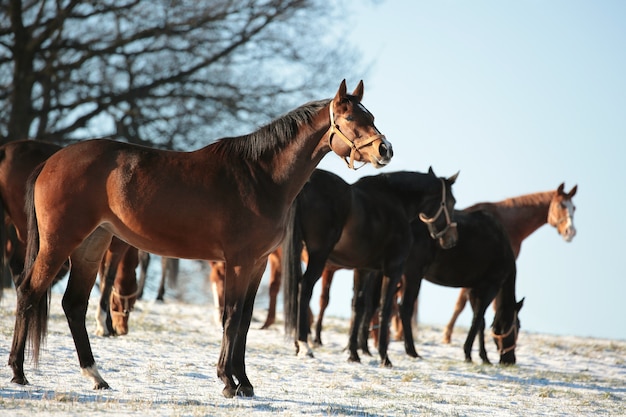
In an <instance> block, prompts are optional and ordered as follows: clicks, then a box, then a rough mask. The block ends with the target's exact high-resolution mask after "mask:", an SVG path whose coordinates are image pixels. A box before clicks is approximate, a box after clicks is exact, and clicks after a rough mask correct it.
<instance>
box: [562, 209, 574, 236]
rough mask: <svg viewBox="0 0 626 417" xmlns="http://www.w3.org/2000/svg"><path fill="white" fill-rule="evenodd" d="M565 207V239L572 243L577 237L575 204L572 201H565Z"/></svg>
mask: <svg viewBox="0 0 626 417" xmlns="http://www.w3.org/2000/svg"><path fill="white" fill-rule="evenodd" d="M563 205H565V208H566V209H567V219H566V220H565V226H564V229H563V233H562V235H563V239H565V241H566V242H571V241H572V239H574V236H576V227H574V209H575V207H574V203H572V201H571V200H568V201H564V202H563Z"/></svg>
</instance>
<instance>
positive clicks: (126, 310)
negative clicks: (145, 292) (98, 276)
mask: <svg viewBox="0 0 626 417" xmlns="http://www.w3.org/2000/svg"><path fill="white" fill-rule="evenodd" d="M138 294H139V289H137V291H135V292H134V293H132V294H129V295H122V294H120V293H119V292H118V291H117V289H116V288H115V287H113V289H112V290H111V297H113V296H115V297H117V298H119V299H120V301H121V302H122V312H121V313H120V312H119V311H111V315H115V316H124V317H128V316H130V299H131V298H133V297H137V295H138Z"/></svg>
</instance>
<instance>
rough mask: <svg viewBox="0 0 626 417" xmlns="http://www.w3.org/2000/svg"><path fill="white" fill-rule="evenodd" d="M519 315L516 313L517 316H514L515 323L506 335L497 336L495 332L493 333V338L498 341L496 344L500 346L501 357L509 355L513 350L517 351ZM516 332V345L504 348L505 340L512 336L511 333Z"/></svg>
mask: <svg viewBox="0 0 626 417" xmlns="http://www.w3.org/2000/svg"><path fill="white" fill-rule="evenodd" d="M517 331H518V329H517V313H515V315H514V316H513V323H511V327H510V328H509V330H508V331H507V332H506V333H504V334H496V333H495V332H494V331H493V330H492V331H491V336H493V338H494V339H496V344H497V345H498V352H499V353H500V355H504V354H505V353H508V352H510V351H512V350H513V349H515V347H516V346H517ZM513 332H515V343H513V345H511V346H509V347H507V348H505V347H504V339H505V338H507V337H509V336H510V335H511V333H513Z"/></svg>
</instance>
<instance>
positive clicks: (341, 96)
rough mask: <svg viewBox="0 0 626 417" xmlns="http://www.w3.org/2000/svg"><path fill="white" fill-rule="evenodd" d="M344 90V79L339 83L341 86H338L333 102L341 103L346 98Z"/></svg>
mask: <svg viewBox="0 0 626 417" xmlns="http://www.w3.org/2000/svg"><path fill="white" fill-rule="evenodd" d="M346 90H347V88H346V79H345V78H344V79H343V81H341V84H339V90H337V94H336V95H335V101H341V100H343V99H344V98H346V95H347V92H346Z"/></svg>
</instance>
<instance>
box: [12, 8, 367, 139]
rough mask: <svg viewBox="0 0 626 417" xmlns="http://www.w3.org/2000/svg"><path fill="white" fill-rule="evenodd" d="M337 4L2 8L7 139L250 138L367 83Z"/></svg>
mask: <svg viewBox="0 0 626 417" xmlns="http://www.w3.org/2000/svg"><path fill="white" fill-rule="evenodd" d="M331 3H332V4H335V3H334V2H326V1H324V0H212V1H199V0H99V1H79V0H39V1H36V0H3V1H2V3H0V86H1V87H0V141H1V142H2V143H4V142H7V141H11V140H15V139H21V138H26V137H36V138H39V139H46V140H52V141H56V142H58V143H61V144H67V143H70V142H72V141H76V140H81V139H87V138H93V137H100V136H111V137H115V138H119V139H123V140H127V141H130V142H134V143H139V144H147V145H150V146H159V147H165V148H178V149H187V148H190V147H197V146H203V145H206V144H208V143H209V142H211V141H212V140H214V139H216V138H218V137H221V136H231V135H236V134H241V133H245V132H248V131H250V130H251V129H252V128H254V127H255V125H257V124H259V123H260V122H264V121H267V120H268V118H270V117H273V116H276V115H277V114H279V113H280V112H283V111H285V110H287V109H289V108H291V107H293V106H295V105H299V104H302V103H304V102H305V101H307V100H309V99H312V98H320V94H322V97H324V94H329V93H331V92H332V91H333V88H335V87H336V85H337V83H338V82H339V81H340V80H341V79H342V78H346V77H356V76H358V75H355V72H357V71H358V70H359V68H363V66H362V65H361V64H360V63H359V56H360V54H359V51H358V49H356V48H355V47H354V46H352V45H350V44H349V42H348V41H347V40H346V36H345V33H343V31H344V30H345V28H346V27H348V25H347V24H346V19H345V17H343V15H342V14H341V12H343V11H344V10H343V9H342V8H343V6H339V4H341V3H340V2H336V4H337V6H333V5H332V4H331ZM340 16H341V17H340ZM361 75H362V74H361Z"/></svg>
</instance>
